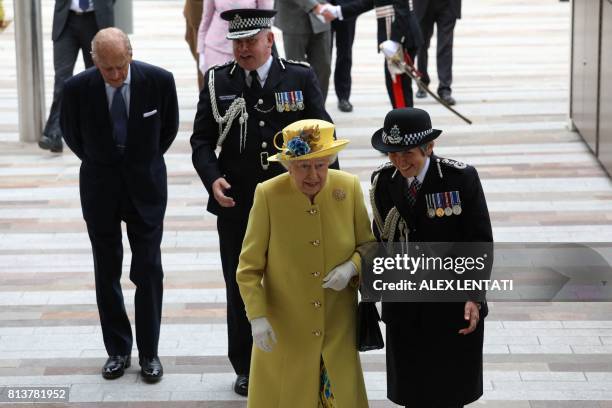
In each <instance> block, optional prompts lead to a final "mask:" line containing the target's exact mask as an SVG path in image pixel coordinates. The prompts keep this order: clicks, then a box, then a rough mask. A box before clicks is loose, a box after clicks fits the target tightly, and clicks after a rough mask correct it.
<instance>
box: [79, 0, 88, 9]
mask: <svg viewBox="0 0 612 408" xmlns="http://www.w3.org/2000/svg"><path fill="white" fill-rule="evenodd" d="M79 8H80V9H81V10H83V11H87V9H89V0H79Z"/></svg>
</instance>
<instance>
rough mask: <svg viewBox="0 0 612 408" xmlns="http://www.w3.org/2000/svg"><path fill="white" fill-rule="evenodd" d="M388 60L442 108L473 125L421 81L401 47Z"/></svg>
mask: <svg viewBox="0 0 612 408" xmlns="http://www.w3.org/2000/svg"><path fill="white" fill-rule="evenodd" d="M381 51H382V47H381ZM386 58H387V62H389V63H390V64H392V65H394V66H395V67H397V68H399V69H400V70H401V71H402V72H403V73H404V74H406V75H408V76H409V77H410V78H412V80H413V81H414V82H416V84H417V85H418V87H419V88H420V89H422V90H424V91H425V92H427V93H428V94H430V95H431V97H432V98H434V99H435V100H436V101H438V102H439V103H440V104H441V105H442V106H444V107H445V108H446V109H448V110H449V111H451V112H453V113H454V114H455V115H457V116H459V117H460V118H461V119H463V120H464V121H465V122H466V123H467V124H468V125H471V124H472V121H471V120H469V119H468V118H466V117H465V116H463V115H462V114H460V113H459V112H457V111H456V110H455V109H453V108H452V107H451V106H450V105H449V104H447V103H446V102H444V100H442V99H441V98H440V97H439V96H438V95H436V94H435V93H433V92H432V91H431V89H429V87H428V86H427V85H426V84H425V83H423V81H421V73H420V72H419V71H417V69H416V68H415V67H414V64H413V62H412V58H410V55H408V54H405V53H404V50H403V49H402V48H401V47H400V49H399V50H398V52H397V53H395V54H394V55H393V56H391V57H386ZM404 58H405V59H407V60H408V61H407V62H406V61H405V59H404Z"/></svg>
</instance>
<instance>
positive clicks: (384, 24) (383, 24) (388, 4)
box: [342, 0, 423, 49]
mask: <svg viewBox="0 0 612 408" xmlns="http://www.w3.org/2000/svg"><path fill="white" fill-rule="evenodd" d="M372 9H376V16H377V24H378V44H380V43H382V42H383V41H387V40H391V41H395V42H398V43H400V44H402V46H403V47H404V48H405V49H414V48H418V47H420V46H421V45H423V35H422V34H421V28H420V26H419V22H418V20H417V18H416V15H415V13H414V11H413V10H412V9H411V2H409V1H407V0H351V1H349V2H345V3H343V4H342V17H344V18H345V19H348V18H354V17H357V16H358V15H359V14H361V13H365V12H366V11H369V10H372Z"/></svg>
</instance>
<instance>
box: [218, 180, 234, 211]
mask: <svg viewBox="0 0 612 408" xmlns="http://www.w3.org/2000/svg"><path fill="white" fill-rule="evenodd" d="M230 188H232V186H230V184H229V183H228V182H227V180H225V178H223V177H219V178H218V179H216V180H215V182H214V183H213V185H212V191H213V195H214V196H215V200H217V202H218V203H219V205H220V206H221V207H233V206H235V205H236V203H235V202H234V199H233V198H232V197H228V196H226V195H225V191H226V190H229V189H230Z"/></svg>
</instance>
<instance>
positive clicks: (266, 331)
mask: <svg viewBox="0 0 612 408" xmlns="http://www.w3.org/2000/svg"><path fill="white" fill-rule="evenodd" d="M251 333H252V334H253V342H254V343H255V345H256V346H257V347H258V348H259V349H260V350H262V351H265V352H267V353H269V352H271V351H272V343H274V344H276V335H275V334H274V330H272V326H270V322H269V321H268V319H266V318H265V317H258V318H257V319H253V320H251ZM268 338H270V340H272V342H270V341H268Z"/></svg>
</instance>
